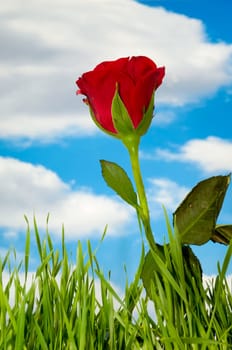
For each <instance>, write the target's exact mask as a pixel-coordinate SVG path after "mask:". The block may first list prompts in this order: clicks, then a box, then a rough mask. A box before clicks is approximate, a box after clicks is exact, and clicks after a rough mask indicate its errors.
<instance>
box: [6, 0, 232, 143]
mask: <svg viewBox="0 0 232 350" xmlns="http://www.w3.org/2000/svg"><path fill="white" fill-rule="evenodd" d="M45 9H46V10H45ZM0 15H1V33H2V34H0V36H1V35H2V41H1V46H2V47H4V50H3V51H4V54H3V55H1V58H0V75H1V81H0V103H1V115H0V130H1V129H2V125H3V127H4V133H5V135H7V136H6V137H8V138H9V139H14V138H19V137H23V138H25V137H28V138H29V139H36V140H37V139H38V138H40V139H46V140H48V141H53V140H54V137H58V138H60V137H66V136H69V135H70V130H71V129H72V130H73V134H75V135H76V136H80V135H81V136H82V135H83V134H84V133H86V135H90V134H91V132H89V130H88V128H87V127H85V122H83V119H82V118H84V116H85V115H86V114H87V113H88V111H87V110H86V106H82V102H81V98H80V97H79V98H78V97H76V96H75V89H76V87H75V80H76V79H77V77H78V76H79V75H81V74H82V73H83V72H84V71H86V70H89V69H92V68H93V67H94V66H95V65H96V64H97V63H99V62H100V61H102V60H108V59H115V58H117V57H120V56H128V55H129V56H130V55H141V54H142V55H147V56H149V57H151V58H152V59H154V60H155V61H156V62H157V64H158V65H165V66H166V71H167V75H166V78H165V81H164V84H163V86H162V87H161V88H160V89H159V90H158V91H157V103H160V104H161V103H162V104H164V105H168V106H181V105H184V104H186V103H192V102H196V101H199V100H200V99H201V98H204V97H207V96H210V95H212V94H214V93H215V92H216V91H217V90H218V89H219V88H221V87H222V86H226V85H230V84H231V82H232V69H231V68H232V60H231V58H232V45H230V44H227V43H223V42H217V43H212V42H210V41H209V39H208V38H207V34H206V30H205V27H204V24H203V23H202V21H200V20H197V19H193V18H188V17H187V16H184V15H180V14H175V13H173V12H169V11H167V10H165V9H164V8H161V7H154V8H152V7H147V6H145V5H142V4H139V3H137V2H136V1H133V0H117V1H116V0H108V1H107V2H106V1H104V0H87V1H84V2H81V1H78V2H77V1H74V0H67V1H65V0H58V1H57V0H56V1H55V0H51V1H50V2H49V6H48V4H47V2H45V0H41V1H40V2H36V1H35V0H32V1H30V2H27V4H25V5H24V7H23V10H22V7H21V5H20V4H18V5H17V4H15V2H14V1H8V2H7V3H4V6H1V9H0ZM132 17H133V18H139V21H128V18H132ZM3 34H4V35H3ZM57 115H58V116H59V117H57V118H56V123H53V122H52V121H51V118H55V116H57ZM75 115H78V121H76V122H74V116H75ZM172 117H173V116H171V115H169V120H170V118H172ZM23 118H26V121H27V126H26V128H25V131H24V132H22V128H21V127H20V125H19V124H20V123H21V121H22V120H23ZM8 119H10V122H7V120H8ZM64 120H65V121H64ZM47 121H48V127H47ZM12 123H13V124H14V125H15V126H14V128H13V131H11V130H10V129H11V128H12ZM79 123H81V129H82V131H83V132H81V133H79V131H78V127H74V129H73V124H75V125H77V124H78V125H79ZM38 124H39V125H38ZM17 125H18V127H17ZM83 125H84V126H83ZM88 127H89V126H88ZM42 130H44V132H42ZM0 137H1V138H6V137H4V135H3V133H1V135H0Z"/></svg>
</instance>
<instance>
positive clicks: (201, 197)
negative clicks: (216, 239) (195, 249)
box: [173, 175, 230, 245]
mask: <svg viewBox="0 0 232 350" xmlns="http://www.w3.org/2000/svg"><path fill="white" fill-rule="evenodd" d="M229 183H230V175H228V176H214V177H211V178H209V179H206V180H204V181H201V182H199V183H198V184H197V185H196V186H195V187H194V188H193V189H192V191H191V192H190V193H189V194H188V195H187V197H186V198H185V199H184V201H183V202H182V203H181V205H180V206H179V207H178V208H177V210H176V211H175V213H174V214H173V216H174V226H175V228H176V229H177V231H178V234H179V235H180V239H181V243H182V244H196V245H201V244H204V243H206V242H207V241H208V240H210V239H211V237H212V233H213V232H214V230H215V226H216V220H217V217H218V215H219V212H220V210H221V207H222V204H223V200H224V197H225V194H226V191H227V188H228V185H229Z"/></svg>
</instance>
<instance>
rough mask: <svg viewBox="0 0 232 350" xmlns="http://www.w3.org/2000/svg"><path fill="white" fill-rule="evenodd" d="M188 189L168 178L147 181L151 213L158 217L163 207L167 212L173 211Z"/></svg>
mask: <svg viewBox="0 0 232 350" xmlns="http://www.w3.org/2000/svg"><path fill="white" fill-rule="evenodd" d="M188 192H189V189H188V188H187V187H185V186H181V185H179V184H178V183H176V182H175V181H172V180H170V179H168V178H151V179H149V187H148V200H149V204H150V209H151V212H152V213H153V214H154V216H155V217H157V216H160V215H161V214H162V212H163V209H162V207H163V206H164V207H165V209H166V210H167V211H172V212H173V211H174V210H175V209H176V208H177V207H178V205H179V204H180V203H181V202H182V201H183V199H184V198H185V196H186V194H187V193H188Z"/></svg>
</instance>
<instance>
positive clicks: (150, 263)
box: [141, 244, 202, 301]
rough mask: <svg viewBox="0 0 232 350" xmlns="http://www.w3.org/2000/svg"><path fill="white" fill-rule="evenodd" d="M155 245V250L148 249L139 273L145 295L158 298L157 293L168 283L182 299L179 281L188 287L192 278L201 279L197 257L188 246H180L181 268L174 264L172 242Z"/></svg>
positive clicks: (183, 297)
mask: <svg viewBox="0 0 232 350" xmlns="http://www.w3.org/2000/svg"><path fill="white" fill-rule="evenodd" d="M156 247H157V250H156V251H153V252H152V251H151V250H150V251H149V252H148V253H147V254H146V257H145V260H144V265H143V270H142V273H141V278H142V281H143V285H144V288H145V290H146V293H147V295H148V296H149V298H150V299H152V300H153V301H155V299H156V298H157V297H158V298H159V294H162V293H163V291H165V288H166V287H167V285H169V286H170V287H171V289H170V290H173V291H174V290H175V292H176V293H177V294H178V295H179V296H180V297H181V298H182V299H183V300H184V299H185V294H184V290H183V288H181V285H180V281H184V283H187V284H188V286H189V287H190V285H191V283H190V280H192V278H194V279H195V280H196V281H198V282H199V281H201V279H202V268H201V264H200V262H199V260H198V258H197V257H196V256H195V254H194V253H193V251H192V249H191V248H190V247H189V246H182V247H181V250H180V254H182V259H180V261H181V263H182V264H183V268H181V266H179V265H176V257H175V253H176V252H174V250H173V244H165V245H158V244H157V245H156ZM181 274H182V276H180V275H181ZM188 281H189V283H188ZM166 291H167V289H166ZM162 297H163V294H162Z"/></svg>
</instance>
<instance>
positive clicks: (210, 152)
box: [155, 136, 232, 173]
mask: <svg viewBox="0 0 232 350" xmlns="http://www.w3.org/2000/svg"><path fill="white" fill-rule="evenodd" d="M155 155H156V157H157V156H158V157H159V158H162V159H163V160H167V161H179V162H190V163H194V164H195V165H196V166H198V167H199V168H201V169H202V170H203V171H205V172H207V173H213V172H216V171H220V172H230V171H232V141H229V140H224V139H221V138H219V137H214V136H209V137H207V138H206V139H193V140H190V141H188V142H187V143H185V144H184V145H182V146H180V147H179V149H178V150H177V151H176V152H174V151H170V150H164V149H158V150H157V151H156V154H155Z"/></svg>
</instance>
